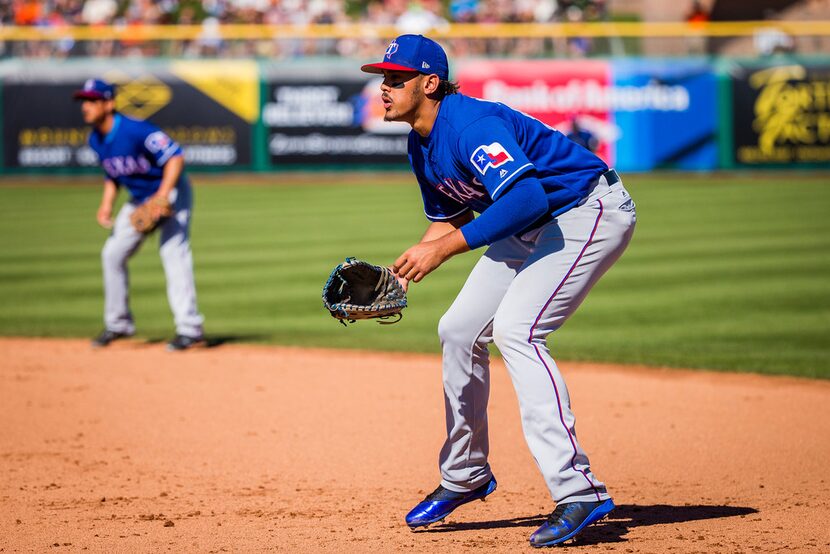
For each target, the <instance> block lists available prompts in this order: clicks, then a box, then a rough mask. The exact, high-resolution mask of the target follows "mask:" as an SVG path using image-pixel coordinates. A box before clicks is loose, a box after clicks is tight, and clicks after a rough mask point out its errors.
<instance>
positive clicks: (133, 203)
mask: <svg viewBox="0 0 830 554" xmlns="http://www.w3.org/2000/svg"><path fill="white" fill-rule="evenodd" d="M74 97H75V99H76V100H80V101H81V113H82V115H83V118H84V122H85V123H87V124H89V125H92V132H91V133H90V135H89V146H90V147H91V148H92V149H93V150H94V151H95V153H96V154H98V159H99V160H100V162H101V166H102V167H103V169H104V173H105V174H106V179H105V181H104V192H103V195H102V197H101V205H100V207H99V208H98V214H97V219H98V223H99V224H100V225H101V226H102V227H104V228H107V229H112V232H111V233H110V236H109V238H108V239H107V241H106V242H105V243H104V248H103V250H102V251H101V262H102V264H103V270H104V324H105V328H104V330H103V332H101V334H100V335H99V336H98V337H96V338H95V339H93V341H92V344H93V346H97V347H102V346H107V345H108V344H110V343H111V342H112V341H114V340H116V339H120V338H123V337H129V336H131V335H133V334H134V333H135V324H134V322H133V316H132V313H131V312H130V308H129V289H128V274H127V260H128V259H129V258H130V257H131V256H132V255H133V254H135V253H136V251H138V248H139V247H140V246H141V244H142V243H143V242H144V239H145V238H147V235H146V234H145V233H141V232H139V231H137V230H136V229H134V228H133V226H132V224H131V223H130V214H132V213H133V211H134V210H135V209H136V207H137V206H139V205H140V204H142V203H144V202H148V201H151V200H153V198H154V197H158V198H166V199H167V200H168V201H169V202H170V204H171V205H172V207H173V210H174V211H173V214H172V215H171V216H170V217H167V218H165V219H164V220H163V221H162V223H161V225H160V226H159V231H160V241H159V254H160V256H161V261H162V265H163V266H164V273H165V275H166V277H167V299H168V301H169V303H170V308H171V310H172V311H173V316H174V319H175V322H176V335H175V337H174V338H173V339H172V340H171V341H170V342H169V343H168V344H167V348H168V350H185V349H187V348H190V347H192V346H194V345H196V344H198V343H200V342H202V341H203V340H204V338H203V334H202V323H203V321H204V318H203V317H202V315H201V314H200V313H199V311H198V309H197V307H196V287H195V285H194V279H193V256H192V254H191V251H190V240H189V233H190V217H191V212H192V207H193V196H192V192H191V187H190V183H189V181H188V179H187V176H186V175H185V173H184V158H183V156H182V151H181V148H180V147H179V145H178V144H177V143H176V142H175V141H173V140H172V139H171V138H170V137H169V136H167V135H166V134H165V133H164V132H163V131H161V130H160V129H159V128H158V127H156V126H155V125H152V124H151V123H148V122H146V121H138V120H135V119H130V118H129V117H126V116H124V115H122V114H120V113H117V112H116V111H115V102H114V99H115V87H114V86H113V85H112V84H110V83H107V82H105V81H102V80H99V79H90V80H88V81H87V82H86V83H84V87H83V89H81V90H79V91H77V92H76V93H75V94H74ZM121 187H125V188H126V189H127V190H128V191H129V193H130V196H131V198H130V200H129V201H128V202H126V203H125V204H124V205H123V207H122V208H121V210H120V211H119V212H118V216H117V217H116V218H115V220H113V219H112V212H113V206H114V204H115V199H116V196H117V195H118V189H119V188H121Z"/></svg>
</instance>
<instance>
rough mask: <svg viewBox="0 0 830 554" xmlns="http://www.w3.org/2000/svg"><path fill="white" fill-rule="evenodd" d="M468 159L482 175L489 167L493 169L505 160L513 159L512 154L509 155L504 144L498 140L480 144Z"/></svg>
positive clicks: (510, 160)
mask: <svg viewBox="0 0 830 554" xmlns="http://www.w3.org/2000/svg"><path fill="white" fill-rule="evenodd" d="M470 161H471V162H473V165H474V166H475V167H476V169H478V172H479V173H481V174H482V175H484V174H485V173H487V170H488V169H490V168H491V167H492V168H493V169H495V168H497V167H500V166H502V165H504V164H506V163H507V162H512V161H513V156H511V155H510V152H508V151H507V150H506V149H505V148H504V146H502V145H501V144H499V143H498V142H493V143H491V144H482V145H481V146H479V147H478V148H476V149H475V150H474V151H473V155H472V156H470Z"/></svg>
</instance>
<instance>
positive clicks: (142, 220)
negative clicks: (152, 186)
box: [130, 196, 173, 233]
mask: <svg viewBox="0 0 830 554" xmlns="http://www.w3.org/2000/svg"><path fill="white" fill-rule="evenodd" d="M171 215H173V206H172V205H171V204H170V202H169V201H168V200H167V199H166V198H162V197H161V196H153V197H151V198H150V199H149V200H147V201H146V202H144V203H143V204H141V205H140V206H138V207H137V208H136V209H135V210H133V213H131V214H130V223H132V224H133V227H135V230H136V231H138V232H139V233H152V232H153V231H154V230H155V229H156V227H158V226H159V223H161V221H162V220H163V219H164V218H166V217H170V216H171Z"/></svg>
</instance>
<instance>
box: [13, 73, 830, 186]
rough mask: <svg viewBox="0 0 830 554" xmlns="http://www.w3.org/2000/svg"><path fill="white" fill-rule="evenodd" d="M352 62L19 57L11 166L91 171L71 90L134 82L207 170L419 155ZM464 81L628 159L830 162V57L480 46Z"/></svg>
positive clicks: (143, 106) (124, 97)
mask: <svg viewBox="0 0 830 554" xmlns="http://www.w3.org/2000/svg"><path fill="white" fill-rule="evenodd" d="M357 66H358V64H357V63H354V62H352V61H344V60H334V59H325V60H320V59H303V60H298V61H293V62H259V63H258V62H254V61H217V60H204V61H203V60H143V59H138V60H132V59H129V60H123V59H119V60H84V61H82V62H72V61H61V62H49V61H31V60H7V61H4V62H2V63H0V79H2V83H1V84H0V106H1V109H0V117H2V129H3V132H2V147H0V153H1V154H2V157H0V171H2V172H3V173H21V172H23V173H30V172H31V173H45V172H50V171H56V170H59V171H89V170H92V168H94V167H95V166H96V160H95V156H94V154H93V153H92V152H91V150H90V149H89V148H88V147H87V146H86V145H85V137H86V133H87V130H86V129H85V127H84V124H83V121H82V120H81V117H80V113H79V110H78V107H77V106H76V105H75V104H74V103H73V102H72V99H71V93H72V91H73V90H75V89H77V88H78V87H79V86H80V85H81V83H82V82H83V81H84V80H86V79H87V78H90V77H98V76H101V77H104V78H106V79H108V80H111V81H114V82H116V83H118V84H119V94H118V98H117V102H118V109H119V110H120V111H122V112H124V113H126V114H128V115H131V116H134V117H139V118H149V119H150V120H151V121H153V122H154V123H156V124H157V125H159V126H161V127H162V128H164V129H165V130H166V131H168V133H169V134H170V135H171V136H173V137H174V138H175V139H176V140H178V141H179V142H180V143H181V144H182V145H183V146H184V150H185V156H186V159H187V162H188V165H189V166H190V167H192V168H198V169H216V170H253V171H277V170H281V169H297V168H304V169H318V168H343V167H355V168H358V167H359V168H370V167H377V168H381V167H389V168H392V167H405V165H406V155H405V152H406V135H407V132H408V126H407V125H405V124H398V123H386V122H384V121H383V112H382V107H381V103H380V93H379V86H380V80H379V78H378V77H377V76H372V75H367V74H364V73H361V72H360V71H359V70H358V67H357ZM453 74H454V76H455V78H456V79H457V80H458V81H459V83H460V85H461V88H462V91H463V92H465V93H467V94H470V95H472V96H477V97H481V98H484V99H487V100H492V101H499V102H505V103H507V104H509V105H511V106H513V107H515V108H517V109H520V110H522V111H524V112H526V113H529V114H531V115H533V116H535V117H538V118H539V119H541V120H542V121H544V122H545V123H548V124H550V125H552V126H554V127H556V128H558V129H560V130H562V131H564V132H567V131H568V130H569V129H570V127H571V124H572V121H574V120H577V121H578V122H579V123H580V125H581V126H582V127H584V128H587V129H588V130H590V131H591V132H593V133H594V135H595V136H596V137H598V138H599V140H600V142H599V150H598V152H599V154H600V155H601V156H602V157H603V158H604V159H605V160H606V161H607V162H608V163H609V164H610V165H613V166H615V167H617V168H618V169H620V170H622V171H649V170H653V169H682V170H715V169H731V168H760V167H804V168H828V167H830V58H825V59H803V58H802V59H789V58H787V59H775V60H764V61H761V60H752V61H742V60H723V59H721V60H709V59H691V60H678V59H672V60H664V61H660V60H654V59H620V60H593V59H592V60H480V59H479V60H464V61H460V62H458V63H456V64H455V66H454V68H453Z"/></svg>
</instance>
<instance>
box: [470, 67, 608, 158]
mask: <svg viewBox="0 0 830 554" xmlns="http://www.w3.org/2000/svg"><path fill="white" fill-rule="evenodd" d="M455 75H456V78H457V79H458V82H459V84H460V85H461V92H462V93H464V94H466V95H468V96H474V97H476V98H482V99H484V100H491V101H493V102H501V103H503V104H506V105H508V106H510V107H511V108H513V109H516V110H520V111H522V112H525V113H526V114H529V115H531V116H533V117H535V118H537V119H539V120H540V121H542V122H544V123H547V124H548V125H550V126H551V127H555V128H556V129H559V130H560V131H562V132H563V133H565V134H569V133H570V132H571V130H572V128H573V126H574V123H576V124H577V125H578V126H579V127H581V128H582V129H583V130H585V131H588V132H589V133H590V134H591V135H593V136H594V137H595V138H596V139H597V140H598V147H597V153H598V154H599V155H600V157H602V158H603V159H604V160H605V161H606V162H607V163H612V162H613V160H612V159H611V152H612V149H611V147H610V145H611V144H613V142H614V140H616V138H617V130H616V127H615V126H614V124H613V120H612V118H611V113H612V103H613V100H612V99H611V98H610V96H612V95H613V89H612V86H611V82H612V81H611V67H610V65H609V64H608V62H605V61H599V60H529V61H519V60H504V61H490V60H480V61H470V62H464V63H460V64H458V67H457V68H456V72H455Z"/></svg>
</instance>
